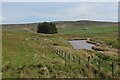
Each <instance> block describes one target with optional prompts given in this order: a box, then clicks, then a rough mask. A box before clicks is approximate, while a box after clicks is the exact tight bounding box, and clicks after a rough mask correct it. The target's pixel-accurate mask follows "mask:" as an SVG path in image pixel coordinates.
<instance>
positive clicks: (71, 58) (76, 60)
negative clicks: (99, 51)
mask: <svg viewBox="0 0 120 80" xmlns="http://www.w3.org/2000/svg"><path fill="white" fill-rule="evenodd" d="M54 52H55V53H56V54H57V55H59V56H60V57H62V58H63V59H65V61H67V60H69V61H72V62H74V63H76V64H81V61H82V59H81V58H80V57H77V56H75V55H72V54H70V53H67V52H65V51H63V50H61V49H59V48H56V47H54ZM91 61H93V60H92V59H91V57H90V56H88V59H87V62H85V63H84V64H86V63H88V65H89V66H88V68H89V69H90V66H91ZM96 63H97V70H98V71H97V72H98V75H99V77H102V76H101V74H102V72H103V71H102V70H101V68H102V65H101V59H100V58H99V57H98V60H97V62H96ZM93 64H94V63H93ZM110 67H111V73H112V74H111V77H115V75H114V73H115V72H114V67H115V63H114V62H112V64H111V66H110ZM103 75H105V74H103ZM108 77H110V76H108Z"/></svg>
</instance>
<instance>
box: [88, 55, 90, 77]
mask: <svg viewBox="0 0 120 80" xmlns="http://www.w3.org/2000/svg"><path fill="white" fill-rule="evenodd" d="M88 69H89V77H90V74H91V73H90V71H91V69H90V56H88Z"/></svg>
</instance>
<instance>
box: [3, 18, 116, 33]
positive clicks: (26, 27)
mask: <svg viewBox="0 0 120 80" xmlns="http://www.w3.org/2000/svg"><path fill="white" fill-rule="evenodd" d="M53 23H55V24H56V26H57V27H58V28H61V27H62V28H64V27H80V26H94V25H114V24H117V22H102V21H89V20H80V21H55V22H53ZM37 26H38V23H29V24H3V25H2V29H3V30H19V31H28V30H29V31H30V30H31V31H36V29H37Z"/></svg>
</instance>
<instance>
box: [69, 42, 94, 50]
mask: <svg viewBox="0 0 120 80" xmlns="http://www.w3.org/2000/svg"><path fill="white" fill-rule="evenodd" d="M69 42H70V43H71V45H72V46H73V48H74V49H87V50H92V47H93V46H95V45H93V44H90V43H87V42H86V40H72V41H69Z"/></svg>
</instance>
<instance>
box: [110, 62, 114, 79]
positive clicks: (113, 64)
mask: <svg viewBox="0 0 120 80" xmlns="http://www.w3.org/2000/svg"><path fill="white" fill-rule="evenodd" d="M111 66H112V77H114V62H112V65H111Z"/></svg>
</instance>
